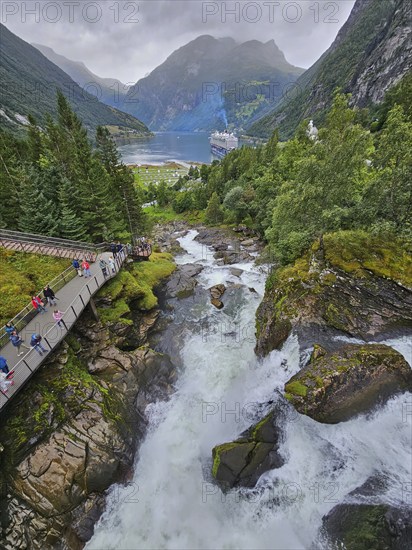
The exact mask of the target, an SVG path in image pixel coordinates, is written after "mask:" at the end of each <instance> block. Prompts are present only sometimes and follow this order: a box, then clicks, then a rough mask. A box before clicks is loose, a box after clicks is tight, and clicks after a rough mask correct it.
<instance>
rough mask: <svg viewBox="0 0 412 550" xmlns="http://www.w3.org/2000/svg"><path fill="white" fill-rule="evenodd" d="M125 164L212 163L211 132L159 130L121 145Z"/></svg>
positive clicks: (120, 149) (120, 148)
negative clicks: (149, 136) (147, 136)
mask: <svg viewBox="0 0 412 550" xmlns="http://www.w3.org/2000/svg"><path fill="white" fill-rule="evenodd" d="M118 149H119V152H120V154H121V155H122V160H123V162H124V163H125V164H163V163H164V162H168V161H173V160H175V161H187V162H204V163H207V164H208V163H210V162H212V160H213V158H214V157H213V156H212V153H211V151H210V142H209V134H208V133H203V132H181V133H180V132H157V133H156V134H155V135H154V136H153V137H152V138H149V139H138V140H134V141H132V142H131V143H128V144H126V145H120V146H119V148H118Z"/></svg>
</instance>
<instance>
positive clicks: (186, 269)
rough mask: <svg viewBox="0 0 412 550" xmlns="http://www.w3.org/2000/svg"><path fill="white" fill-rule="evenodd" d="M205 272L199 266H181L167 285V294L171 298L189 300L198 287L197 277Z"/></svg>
mask: <svg viewBox="0 0 412 550" xmlns="http://www.w3.org/2000/svg"><path fill="white" fill-rule="evenodd" d="M202 270H203V266H202V265H199V264H185V265H181V266H179V267H178V268H177V269H176V271H175V272H174V273H173V274H172V275H171V276H170V278H169V280H168V282H167V284H166V293H167V296H169V297H170V298H187V297H188V296H191V295H192V294H193V291H194V289H195V287H196V285H197V280H196V278H195V277H196V276H197V275H199V273H200V272H201V271H202Z"/></svg>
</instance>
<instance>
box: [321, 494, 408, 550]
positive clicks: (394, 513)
mask: <svg viewBox="0 0 412 550" xmlns="http://www.w3.org/2000/svg"><path fill="white" fill-rule="evenodd" d="M411 520H412V513H411V511H410V510H400V509H397V508H393V507H390V506H387V505H367V504H346V503H344V504H339V505H338V506H335V508H333V509H332V510H331V512H329V514H327V515H326V516H325V517H324V518H323V527H322V531H323V533H324V534H325V535H326V537H327V538H328V539H329V540H330V542H331V544H332V545H334V546H333V548H335V547H336V548H341V547H343V548H345V549H346V550H365V549H366V548H367V549H368V550H409V549H410V548H411V540H412V539H411V537H412V522H411Z"/></svg>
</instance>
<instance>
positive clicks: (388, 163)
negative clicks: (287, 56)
mask: <svg viewBox="0 0 412 550" xmlns="http://www.w3.org/2000/svg"><path fill="white" fill-rule="evenodd" d="M411 95H412V76H411V75H409V76H407V77H405V78H404V79H403V80H402V81H401V82H400V83H399V84H398V85H397V86H396V87H394V88H393V89H392V90H391V91H390V92H388V94H387V96H386V99H385V101H384V102H383V104H382V105H381V106H380V108H379V110H376V109H375V110H373V111H372V110H368V109H362V110H359V109H352V108H350V107H349V100H350V97H349V96H348V95H344V94H342V93H340V92H339V90H337V91H336V93H335V96H334V101H333V105H332V107H331V109H330V110H329V112H328V114H327V118H326V122H325V125H324V126H323V127H322V128H320V129H319V132H318V134H317V135H316V136H313V135H312V136H310V135H309V133H308V131H307V130H308V122H309V121H308V120H305V121H303V122H302V123H301V125H300V126H299V128H298V130H297V131H296V133H295V135H294V137H293V138H292V139H291V140H289V141H287V142H280V141H279V139H278V135H277V133H276V132H275V133H274V134H273V136H272V137H271V139H270V140H269V141H268V143H267V144H266V145H263V146H259V147H257V148H252V147H246V146H244V147H242V148H240V149H238V150H236V151H233V152H232V153H230V154H228V155H227V156H226V157H225V158H224V159H223V160H222V161H220V162H218V161H215V162H213V163H212V165H210V166H207V165H203V166H201V167H199V168H198V167H192V168H191V169H190V171H189V173H188V175H187V176H185V177H183V178H180V179H179V180H178V181H177V182H176V183H175V184H174V185H173V186H169V185H167V184H166V182H164V181H162V182H160V183H159V184H158V185H154V184H149V186H148V187H145V188H140V189H139V187H138V186H136V185H135V182H134V176H133V172H132V170H131V169H129V168H128V167H126V166H125V165H124V164H123V163H122V162H121V161H120V157H119V154H118V153H117V150H116V146H115V144H114V143H113V141H112V140H111V138H110V135H109V133H108V131H107V130H106V129H105V128H103V127H99V128H98V129H97V132H96V140H95V144H94V147H93V146H92V144H91V143H90V141H89V140H88V137H87V133H86V130H85V128H84V127H83V125H82V123H81V121H80V120H79V119H78V117H77V116H76V115H75V114H74V113H73V111H72V110H71V108H70V106H69V105H68V103H67V101H66V99H65V98H64V96H63V95H62V94H61V93H58V96H57V103H58V112H59V118H58V121H57V123H54V122H53V121H52V120H51V119H49V120H48V122H47V124H46V127H45V128H44V129H42V130H41V129H40V128H39V127H38V126H37V125H36V121H35V120H34V119H33V118H31V119H30V126H29V128H28V136H27V139H26V140H24V141H18V140H16V139H15V138H14V137H12V136H11V135H9V134H6V133H2V134H0V137H1V142H2V146H1V157H0V161H1V164H2V168H3V169H2V171H1V174H2V175H1V179H0V198H1V200H0V227H2V228H7V229H16V230H21V231H26V232H33V233H42V234H46V235H51V236H60V237H65V238H70V239H83V240H84V239H86V240H91V241H95V242H98V241H103V240H109V239H113V238H119V239H123V238H124V239H129V238H130V233H139V232H141V231H142V230H143V226H144V215H143V213H142V209H141V202H142V201H145V202H149V201H156V204H157V208H158V209H161V208H163V207H170V206H172V207H173V210H174V211H175V212H176V213H182V212H185V211H192V210H200V211H203V213H204V218H205V220H206V222H208V223H210V224H221V223H224V224H227V225H230V224H239V223H243V224H246V225H247V226H249V227H250V228H252V229H254V230H255V231H256V232H257V233H258V234H259V235H260V236H261V237H262V238H264V239H265V240H266V242H267V244H268V251H269V252H270V254H271V257H272V259H273V260H274V261H275V262H277V263H281V264H286V263H289V262H291V261H293V260H294V259H296V258H297V257H299V256H300V254H301V253H302V252H303V251H304V250H305V249H306V248H307V247H308V246H309V245H310V243H311V242H312V241H313V240H314V238H316V237H318V236H319V235H322V234H323V233H325V232H331V231H339V230H348V229H352V230H353V229H356V230H365V231H367V232H368V233H370V234H373V235H377V236H379V235H385V236H386V237H388V236H389V237H392V236H393V237H396V238H401V239H403V240H405V241H407V242H410V241H411V240H412V220H411V212H412V107H411V105H412V101H411Z"/></svg>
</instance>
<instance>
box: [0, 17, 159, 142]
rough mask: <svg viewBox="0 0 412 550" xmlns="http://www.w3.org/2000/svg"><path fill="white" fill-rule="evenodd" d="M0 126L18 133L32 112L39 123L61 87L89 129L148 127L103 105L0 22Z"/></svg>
mask: <svg viewBox="0 0 412 550" xmlns="http://www.w3.org/2000/svg"><path fill="white" fill-rule="evenodd" d="M0 32H1V40H0V57H1V66H0V77H1V83H2V86H1V93H0V127H4V128H8V129H9V130H11V131H14V132H18V131H20V130H21V127H22V125H24V124H25V122H26V117H27V116H28V115H29V114H32V115H34V116H35V117H36V119H37V120H38V121H39V123H40V124H41V123H43V122H44V119H45V115H46V114H47V113H50V114H51V115H52V116H53V117H55V116H56V114H57V110H56V90H57V89H61V90H62V92H63V93H64V94H65V95H66V97H67V98H68V99H69V101H70V104H71V105H72V107H73V109H74V111H75V112H76V114H77V115H78V116H79V117H80V118H81V120H82V121H83V122H84V124H85V126H86V127H87V128H88V129H89V130H94V129H95V128H96V127H97V126H98V125H115V126H121V127H124V128H130V129H132V130H135V131H136V132H137V133H142V134H146V133H147V132H148V129H147V127H146V126H145V125H144V124H143V123H142V122H140V120H137V119H136V118H135V117H133V116H131V115H129V114H126V113H123V112H121V111H119V110H117V109H114V108H113V107H109V106H107V105H104V104H103V103H101V102H100V101H98V100H97V99H96V98H95V97H94V96H92V95H90V94H88V93H87V92H85V91H83V90H82V89H81V88H80V86H79V85H78V84H76V83H75V82H74V81H73V80H72V79H71V78H70V77H69V76H68V75H67V74H66V73H64V72H63V71H62V70H61V69H60V68H59V67H57V66H56V65H54V64H53V63H51V62H50V61H49V60H48V59H47V58H46V57H44V55H43V54H41V53H40V52H39V51H38V50H37V49H36V48H34V47H33V46H31V45H30V44H28V43H27V42H24V40H21V39H20V38H18V37H17V36H16V35H14V34H13V33H11V32H10V31H9V30H8V29H7V28H6V27H5V26H4V25H0Z"/></svg>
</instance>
